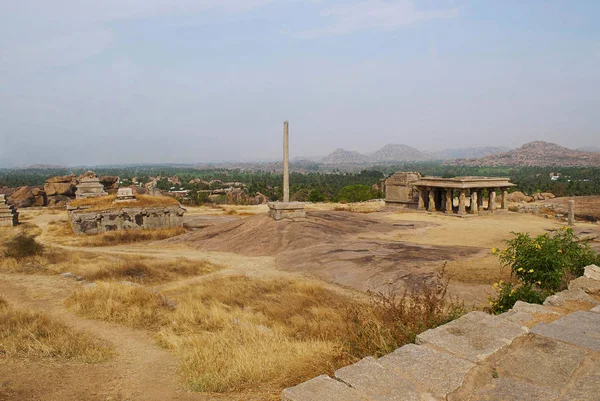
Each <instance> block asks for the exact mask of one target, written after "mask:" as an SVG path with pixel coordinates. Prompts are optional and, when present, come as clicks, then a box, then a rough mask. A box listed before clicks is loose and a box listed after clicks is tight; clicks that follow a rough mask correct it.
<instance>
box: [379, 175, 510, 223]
mask: <svg viewBox="0 0 600 401" xmlns="http://www.w3.org/2000/svg"><path fill="white" fill-rule="evenodd" d="M514 186H515V184H512V183H511V182H510V180H509V179H508V178H502V177H454V178H442V177H422V176H421V175H420V174H419V173H415V172H398V173H396V174H394V175H393V176H391V177H390V178H388V179H387V180H386V183H385V187H386V198H385V202H386V204H387V205H393V206H397V207H401V208H407V209H416V210H423V211H425V210H426V211H428V212H435V211H439V212H444V213H448V214H457V215H466V214H478V213H479V212H482V211H489V212H495V211H496V210H497V198H496V196H497V193H498V192H500V193H501V209H502V210H505V211H506V210H508V189H509V188H510V187H514ZM486 197H487V202H486V201H485V198H486ZM485 205H487V208H485Z"/></svg>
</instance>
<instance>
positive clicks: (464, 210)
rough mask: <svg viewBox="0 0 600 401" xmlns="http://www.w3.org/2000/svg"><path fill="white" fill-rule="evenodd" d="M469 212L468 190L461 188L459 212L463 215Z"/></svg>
mask: <svg viewBox="0 0 600 401" xmlns="http://www.w3.org/2000/svg"><path fill="white" fill-rule="evenodd" d="M466 213H467V190H466V189H461V190H460V196H459V197H458V214H460V215H463V214H466Z"/></svg>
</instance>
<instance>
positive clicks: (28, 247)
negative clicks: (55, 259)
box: [4, 233, 44, 259]
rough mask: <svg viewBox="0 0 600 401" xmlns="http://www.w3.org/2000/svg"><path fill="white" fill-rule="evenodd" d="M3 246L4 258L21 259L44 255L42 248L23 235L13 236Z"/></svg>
mask: <svg viewBox="0 0 600 401" xmlns="http://www.w3.org/2000/svg"><path fill="white" fill-rule="evenodd" d="M5 246H6V250H5V251H4V256H5V257H7V258H16V259H22V258H26V257H29V256H35V255H41V254H43V253H44V246H43V245H41V244H39V243H38V242H37V241H36V240H35V238H34V237H33V236H30V235H27V234H25V233H21V234H17V235H15V236H14V237H12V238H11V239H9V240H8V241H6V242H5Z"/></svg>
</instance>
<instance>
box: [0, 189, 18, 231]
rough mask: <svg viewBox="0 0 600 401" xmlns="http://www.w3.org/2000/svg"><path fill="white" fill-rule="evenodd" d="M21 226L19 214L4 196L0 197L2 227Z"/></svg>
mask: <svg viewBox="0 0 600 401" xmlns="http://www.w3.org/2000/svg"><path fill="white" fill-rule="evenodd" d="M18 224H19V213H17V211H16V210H15V208H13V207H12V206H11V205H9V204H7V203H6V198H5V197H4V195H0V227H14V226H16V225H18Z"/></svg>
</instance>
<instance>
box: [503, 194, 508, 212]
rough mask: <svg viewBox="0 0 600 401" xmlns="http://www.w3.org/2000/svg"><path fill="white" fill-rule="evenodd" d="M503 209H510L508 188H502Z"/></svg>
mask: <svg viewBox="0 0 600 401" xmlns="http://www.w3.org/2000/svg"><path fill="white" fill-rule="evenodd" d="M502 210H504V211H507V210H508V190H507V189H503V190H502Z"/></svg>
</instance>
